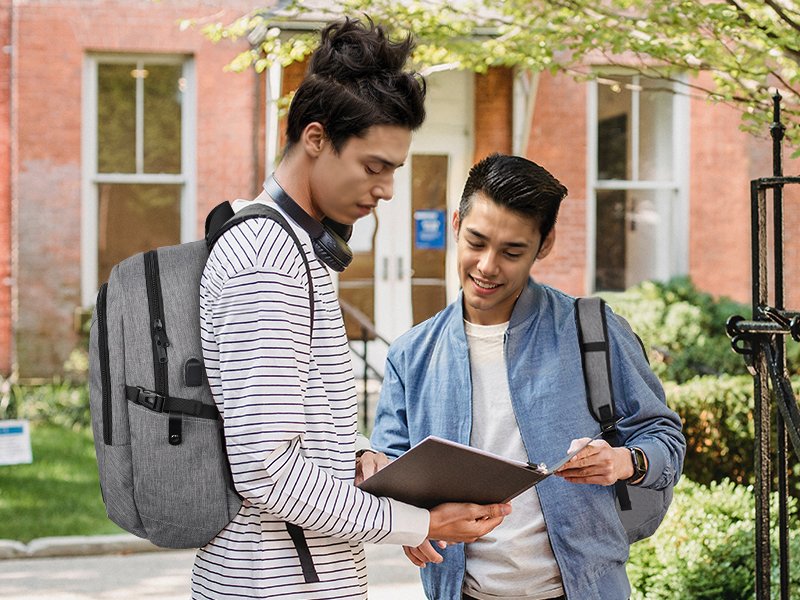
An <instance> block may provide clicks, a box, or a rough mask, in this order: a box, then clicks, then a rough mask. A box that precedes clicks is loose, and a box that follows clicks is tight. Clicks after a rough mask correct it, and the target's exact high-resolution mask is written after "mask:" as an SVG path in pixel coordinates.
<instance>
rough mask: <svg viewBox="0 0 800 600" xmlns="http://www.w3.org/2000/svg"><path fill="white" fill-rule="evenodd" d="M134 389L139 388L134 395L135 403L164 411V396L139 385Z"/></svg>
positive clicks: (157, 410)
mask: <svg viewBox="0 0 800 600" xmlns="http://www.w3.org/2000/svg"><path fill="white" fill-rule="evenodd" d="M136 389H137V390H139V393H138V394H137V396H136V404H140V405H142V406H144V407H145V408H149V409H150V410H154V411H156V412H164V396H162V395H161V394H156V393H155V392H151V391H149V390H145V389H143V388H140V387H137V388H136Z"/></svg>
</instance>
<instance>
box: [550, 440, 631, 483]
mask: <svg viewBox="0 0 800 600" xmlns="http://www.w3.org/2000/svg"><path fill="white" fill-rule="evenodd" d="M587 439H588V438H580V439H577V440H572V443H571V444H570V446H569V450H568V451H567V453H569V452H572V449H573V448H575V447H576V446H579V445H580V444H582V443H583V444H585V443H586V440H587ZM555 474H556V475H558V476H559V477H563V478H564V479H566V480H567V481H569V482H571V483H596V484H599V485H613V484H615V483H616V482H617V481H618V480H620V479H628V478H629V477H631V476H633V462H632V461H631V453H630V450H628V449H627V448H624V447H622V448H613V447H611V446H610V445H609V444H608V442H606V441H605V440H594V441H593V442H590V443H589V445H588V446H586V447H585V448H584V449H583V450H581V451H580V452H578V454H576V455H575V456H573V457H572V458H571V459H570V461H569V462H568V463H567V464H565V465H564V466H563V467H561V468H560V469H559V470H558V471H556V472H555Z"/></svg>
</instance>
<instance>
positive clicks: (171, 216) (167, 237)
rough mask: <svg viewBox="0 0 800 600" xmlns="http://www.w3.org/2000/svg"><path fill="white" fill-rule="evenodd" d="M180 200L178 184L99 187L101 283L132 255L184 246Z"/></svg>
mask: <svg viewBox="0 0 800 600" xmlns="http://www.w3.org/2000/svg"><path fill="white" fill-rule="evenodd" d="M180 200H181V187H180V186H177V185H127V184H101V185H99V186H98V219H97V224H98V243H97V249H98V261H97V262H98V273H97V279H98V281H99V282H103V281H106V280H108V276H109V274H110V273H111V268H112V267H113V266H114V265H115V264H116V263H118V262H119V261H121V260H123V259H125V258H127V257H128V256H131V255H132V254H136V253H137V252H142V251H144V250H150V249H153V248H157V247H159V246H171V245H173V244H178V243H180V238H181V221H180V204H181V202H180Z"/></svg>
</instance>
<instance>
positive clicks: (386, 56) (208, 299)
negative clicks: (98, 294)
mask: <svg viewBox="0 0 800 600" xmlns="http://www.w3.org/2000/svg"><path fill="white" fill-rule="evenodd" d="M411 48H412V42H411V41H410V40H409V39H406V40H405V41H402V42H393V41H390V40H389V39H388V38H387V37H386V35H385V33H384V31H383V30H382V29H381V28H380V27H376V26H374V25H373V24H372V23H367V24H364V23H361V22H358V21H353V20H350V19H345V20H344V21H339V22H336V23H333V24H331V25H329V26H327V27H326V28H325V29H324V30H323V31H322V33H321V43H320V46H319V48H318V49H317V50H316V51H315V52H314V54H313V55H312V57H311V60H310V62H309V68H308V72H307V75H306V77H305V79H304V80H303V82H302V84H301V85H300V87H299V88H298V90H297V92H296V94H295V96H294V99H293V101H292V104H291V107H290V110H289V116H288V124H287V147H286V149H285V155H284V159H283V161H282V162H281V164H280V166H279V167H278V169H277V170H276V172H275V174H274V176H273V177H271V178H270V180H269V181H268V183H267V184H265V192H264V193H262V194H261V195H260V196H258V197H257V198H256V199H255V200H254V201H255V202H262V203H266V204H269V205H271V206H273V207H277V209H278V210H279V211H280V212H282V213H283V214H284V216H286V220H287V221H288V223H289V225H290V226H291V227H292V229H293V230H294V232H295V234H296V235H297V238H298V239H299V241H300V244H301V246H302V248H299V247H298V246H297V244H296V243H295V242H294V241H293V240H292V238H291V236H290V235H289V234H288V232H287V231H286V230H284V229H283V228H282V226H281V225H279V224H278V223H276V222H275V221H273V220H268V219H266V218H255V219H250V220H247V221H245V222H243V223H241V224H239V225H238V226H236V227H234V228H232V229H231V230H229V231H228V232H226V233H225V234H224V235H223V236H222V237H221V238H220V239H219V241H218V242H217V244H216V245H215V246H214V249H213V251H212V252H211V255H210V257H209V260H208V263H207V265H206V268H205V271H204V273H203V278H202V281H201V289H200V311H201V327H202V332H203V340H202V343H203V356H204V360H205V364H206V370H207V374H208V379H209V383H210V385H211V389H212V391H213V394H214V399H215V401H216V403H217V406H218V408H219V411H220V414H221V415H222V416H223V418H224V428H225V442H226V447H227V451H228V457H229V460H230V463H231V471H232V475H233V480H234V484H235V487H236V489H237V491H238V492H239V493H240V494H241V495H242V497H243V498H244V500H245V501H244V504H243V506H242V509H241V510H240V512H239V513H238V514H237V516H236V517H235V518H234V519H233V521H232V522H231V523H230V524H229V525H228V526H226V527H225V528H224V529H223V530H222V531H221V532H220V533H219V535H218V536H217V537H216V538H215V539H213V540H212V541H211V542H210V543H209V544H208V545H206V546H205V547H204V548H201V549H200V550H199V551H198V554H197V558H196V560H195V565H194V569H193V574H192V597H193V598H214V599H218V598H276V597H280V598H302V599H303V600H313V599H320V600H323V599H324V600H329V599H333V598H342V599H344V598H359V599H361V598H366V595H367V592H366V589H367V588H366V565H365V559H364V551H363V547H362V543H363V542H372V543H394V544H401V545H409V546H417V545H419V544H421V543H422V542H423V541H424V540H425V539H428V538H432V539H438V540H443V541H451V542H462V541H472V540H474V539H476V538H478V537H479V536H481V535H484V534H486V533H488V532H489V531H491V530H492V529H493V528H494V527H495V526H497V525H498V524H499V523H500V522H501V521H502V520H503V517H504V515H506V514H508V513H509V512H510V507H509V506H508V505H491V506H478V505H471V504H445V505H441V506H439V507H436V508H434V509H432V510H431V511H426V510H422V509H418V508H415V507H412V506H408V505H405V504H403V503H400V502H397V501H394V500H390V499H388V498H378V497H375V496H371V495H369V494H367V493H365V492H362V491H361V490H360V489H358V488H357V487H355V486H354V485H353V483H354V476H355V469H356V445H357V430H356V414H357V405H356V395H355V383H354V377H353V373H352V365H351V362H350V354H349V348H348V344H347V338H346V336H345V331H344V324H343V321H342V316H341V312H340V309H339V305H338V301H337V297H336V292H335V290H334V288H333V285H332V283H331V279H330V275H329V273H328V270H327V268H326V266H325V264H333V267H334V268H338V267H339V266H342V263H346V262H347V261H346V260H344V261H340V263H339V264H337V263H336V260H337V257H336V256H334V257H333V260H331V256H329V254H334V255H335V254H336V253H337V250H336V249H335V248H333V249H331V248H330V247H329V246H328V247H325V243H326V242H324V241H322V242H321V241H320V239H319V237H320V234H319V231H318V230H319V229H320V226H321V224H322V222H323V220H325V219H328V220H332V221H335V222H338V223H339V224H342V225H344V226H347V225H352V224H353V223H354V222H355V221H356V220H357V219H358V218H360V217H363V216H365V215H367V214H369V213H370V211H372V210H373V209H374V208H375V206H376V205H377V203H378V202H379V201H380V200H388V199H390V198H391V197H392V193H393V178H394V172H395V170H396V169H397V168H398V167H400V166H401V165H402V163H403V162H404V161H405V160H406V156H407V154H408V149H409V145H410V141H411V132H412V131H413V130H415V129H416V128H418V127H419V126H420V125H421V124H422V122H423V120H424V118H425V112H424V107H423V102H424V97H425V84H424V82H423V81H422V79H421V78H419V77H418V76H417V75H416V74H414V73H410V72H407V71H404V70H403V69H404V65H405V62H406V59H407V58H408V55H409V53H410V50H411ZM287 199H288V200H287ZM273 201H277V204H275V203H274V202H273ZM247 204H249V202H246V201H237V202H235V203H234V209H235V210H236V209H238V208H241V207H242V206H244V205H247ZM286 206H289V207H299V208H300V209H301V214H297V213H296V212H294V213H293V211H292V210H287V209H286V208H284V207H286ZM293 214H294V217H293V216H292V215H293ZM309 218H311V219H313V223H312V226H309V225H308V222H307V220H308V219H309ZM326 222H327V221H326ZM301 224H302V225H303V226H301ZM309 231H311V234H310V233H309ZM321 236H322V237H326V238H327V239H328V240H330V239H331V238H330V236H333V237H334V238H335V235H334V232H330V231H325V232H323V233H322V234H321ZM320 243H322V245H323V247H320ZM301 253H302V254H301ZM303 254H304V255H305V259H306V260H307V261H308V263H309V266H310V271H311V281H308V276H307V273H306V267H305V262H304V260H303V259H304V257H303ZM309 285H311V286H312V287H313V296H314V305H313V314H312V311H311V307H310V306H309V289H308V286H309ZM312 324H313V325H312ZM380 462H381V457H380V456H379V455H375V454H370V453H367V454H365V455H363V457H362V459H361V462H360V464H359V467H360V477H365V476H368V475H369V474H371V473H372V472H373V471H374V470H375V469H376V468H377V466H378V464H379V463H380Z"/></svg>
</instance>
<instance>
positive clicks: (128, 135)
mask: <svg viewBox="0 0 800 600" xmlns="http://www.w3.org/2000/svg"><path fill="white" fill-rule="evenodd" d="M135 69H136V65H135V64H134V63H126V64H100V65H97V171H98V172H99V173H135V172H136V79H134V77H133V76H132V75H131V72H132V71H134V70H135Z"/></svg>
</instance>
